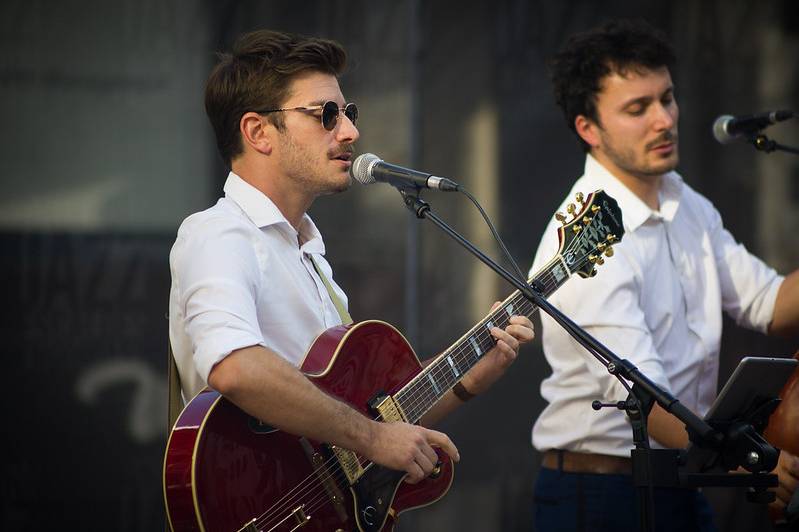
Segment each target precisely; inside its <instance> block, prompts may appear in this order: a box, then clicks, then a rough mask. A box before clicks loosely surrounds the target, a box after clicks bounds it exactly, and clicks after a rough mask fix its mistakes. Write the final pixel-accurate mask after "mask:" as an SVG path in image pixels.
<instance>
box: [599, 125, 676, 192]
mask: <svg viewBox="0 0 799 532" xmlns="http://www.w3.org/2000/svg"><path fill="white" fill-rule="evenodd" d="M609 140H610V139H609V138H608V137H605V138H604V139H603V151H604V153H605V156H606V157H607V158H608V159H610V161H611V162H612V163H613V164H614V165H615V166H616V167H617V168H619V169H620V170H622V171H624V172H626V173H628V174H630V175H633V176H636V177H639V178H642V179H645V180H649V179H653V178H658V177H661V176H662V175H664V174H666V173H668V172H671V171H672V170H674V169H675V168H677V164H678V163H679V160H680V156H679V144H678V142H677V140H678V139H677V134H676V133H671V132H667V133H665V134H663V135H661V136H659V137H658V138H657V139H655V140H654V141H652V142H650V143H648V144H646V145H645V146H644V153H643V154H642V155H641V156H640V161H639V160H638V159H639V158H638V157H636V152H635V149H634V148H628V149H617V148H616V147H615V146H614V144H613V143H612V142H609ZM666 141H671V142H674V148H673V150H674V151H673V152H672V153H671V154H670V155H669V157H668V158H666V159H665V160H662V161H657V162H655V163H654V164H653V163H648V162H647V157H648V156H649V151H650V149H651V148H652V147H654V146H657V145H658V144H662V143H663V142H666Z"/></svg>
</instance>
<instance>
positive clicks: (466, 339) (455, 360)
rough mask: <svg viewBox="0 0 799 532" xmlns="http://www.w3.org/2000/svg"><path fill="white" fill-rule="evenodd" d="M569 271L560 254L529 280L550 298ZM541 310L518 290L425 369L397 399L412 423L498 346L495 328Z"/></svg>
mask: <svg viewBox="0 0 799 532" xmlns="http://www.w3.org/2000/svg"><path fill="white" fill-rule="evenodd" d="M569 275H570V273H569V270H568V269H567V268H566V266H565V265H564V263H563V261H562V259H561V257H560V255H557V256H555V257H554V258H553V259H552V260H551V261H550V262H549V263H547V265H546V266H544V267H543V268H541V270H540V271H539V272H538V273H537V274H536V275H534V276H533V277H531V278H530V279H529V280H528V284H530V285H531V286H532V285H534V284H537V285H538V286H540V287H541V288H542V295H543V296H544V297H545V298H546V297H549V296H550V295H551V294H552V293H553V292H554V291H555V290H557V289H558V287H560V285H562V284H563V283H565V282H566V281H567V280H568V278H569ZM536 310H538V307H537V306H536V305H534V304H533V303H531V302H530V301H528V300H527V299H526V298H525V297H524V296H523V295H522V294H521V292H520V291H518V290H516V291H515V292H514V293H513V294H511V295H510V296H508V298H507V299H505V301H503V302H502V304H501V305H499V306H498V307H497V308H496V309H494V311H493V312H491V313H490V314H489V315H488V316H486V317H485V318H483V320H482V321H480V322H479V323H478V324H477V325H475V326H474V327H472V328H471V329H470V330H469V332H467V333H466V334H465V335H463V336H462V337H461V338H460V339H459V340H458V341H457V342H455V343H454V344H453V345H452V346H451V347H449V348H448V349H447V350H445V351H444V352H443V353H441V354H440V355H439V356H438V357H436V359H435V360H433V362H431V363H430V364H429V365H428V366H427V367H426V368H425V369H424V370H422V371H421V372H420V373H419V374H418V375H417V376H416V377H414V378H413V380H411V381H410V382H409V383H408V384H406V385H405V386H404V387H403V388H402V389H401V390H399V391H398V392H397V393H396V394H395V395H394V399H395V401H397V403H398V404H399V406H400V407H401V408H402V410H403V411H404V412H405V415H406V416H407V419H408V422H410V423H416V422H417V421H419V420H420V419H421V418H422V416H423V415H424V414H425V413H427V411H428V410H430V408H432V407H433V405H435V404H436V403H437V402H438V400H439V399H441V398H442V397H443V396H444V394H446V393H447V392H448V391H449V390H450V389H451V388H452V387H453V386H455V384H457V383H458V382H459V381H460V380H461V379H462V378H463V375H464V374H465V373H466V372H467V371H469V369H471V368H472V367H473V366H474V365H475V364H477V363H478V362H479V361H480V359H481V358H482V357H483V356H484V355H485V354H486V353H488V352H489V351H490V350H491V349H492V348H493V347H494V345H495V344H496V340H494V337H493V336H491V328H492V327H499V328H501V329H504V328H505V327H507V326H508V324H509V323H510V317H511V316H514V315H518V316H521V315H524V316H527V317H528V318H531V317H532V316H533V314H534V313H535V311H536Z"/></svg>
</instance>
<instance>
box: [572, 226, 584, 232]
mask: <svg viewBox="0 0 799 532" xmlns="http://www.w3.org/2000/svg"><path fill="white" fill-rule="evenodd" d="M582 230H583V226H581V225H573V226H572V231H574V232H575V233H579V232H580V231H582Z"/></svg>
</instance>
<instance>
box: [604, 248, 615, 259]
mask: <svg viewBox="0 0 799 532" xmlns="http://www.w3.org/2000/svg"><path fill="white" fill-rule="evenodd" d="M605 256H606V257H612V256H613V246H608V248H607V249H606V250H605Z"/></svg>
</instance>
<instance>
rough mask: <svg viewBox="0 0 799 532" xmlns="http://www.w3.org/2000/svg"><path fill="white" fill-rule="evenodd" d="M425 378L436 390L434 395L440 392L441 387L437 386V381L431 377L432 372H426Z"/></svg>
mask: <svg viewBox="0 0 799 532" xmlns="http://www.w3.org/2000/svg"><path fill="white" fill-rule="evenodd" d="M427 380H428V381H430V384H431V385H432V386H433V389H434V390H435V391H436V395H438V394H440V393H441V389H440V388H439V387H438V383H437V382H436V379H435V378H434V377H433V374H432V373H428V374H427Z"/></svg>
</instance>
